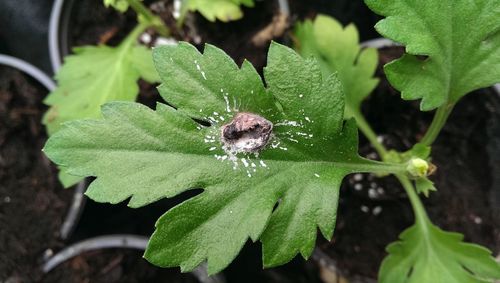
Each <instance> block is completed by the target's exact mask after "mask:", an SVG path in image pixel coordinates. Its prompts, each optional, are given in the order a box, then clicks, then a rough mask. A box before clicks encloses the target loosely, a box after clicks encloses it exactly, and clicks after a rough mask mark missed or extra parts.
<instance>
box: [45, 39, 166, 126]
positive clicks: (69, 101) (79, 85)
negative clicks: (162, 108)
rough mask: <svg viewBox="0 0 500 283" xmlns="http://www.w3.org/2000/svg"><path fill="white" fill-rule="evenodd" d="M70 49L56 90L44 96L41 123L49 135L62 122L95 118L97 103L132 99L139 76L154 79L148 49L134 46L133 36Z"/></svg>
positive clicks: (135, 94)
mask: <svg viewBox="0 0 500 283" xmlns="http://www.w3.org/2000/svg"><path fill="white" fill-rule="evenodd" d="M74 51H75V54H74V55H70V56H68V57H66V58H65V62H64V65H63V66H62V68H61V70H60V71H59V72H58V73H57V75H56V79H57V82H58V87H57V89H56V90H54V91H53V92H52V93H50V94H49V96H48V97H47V98H46V99H45V103H46V104H47V105H49V106H50V109H49V110H48V111H47V113H46V114H45V116H44V118H43V123H44V124H45V125H46V126H47V129H48V132H49V134H53V133H54V132H55V131H57V130H58V129H59V128H60V126H61V124H62V123H64V122H66V121H70V120H75V119H81V118H98V117H99V115H100V106H101V105H102V104H104V103H106V102H108V101H113V100H125V101H134V100H135V99H136V97H137V95H138V93H139V87H138V85H137V81H138V80H139V78H141V77H142V78H144V79H145V80H147V81H150V82H153V81H157V80H158V76H157V75H155V71H154V66H153V60H152V53H151V50H148V49H147V48H146V47H143V46H138V45H136V44H135V37H130V38H128V39H126V40H125V41H124V42H123V43H122V44H121V45H119V46H118V47H108V46H98V47H94V46H87V47H80V48H75V50H74Z"/></svg>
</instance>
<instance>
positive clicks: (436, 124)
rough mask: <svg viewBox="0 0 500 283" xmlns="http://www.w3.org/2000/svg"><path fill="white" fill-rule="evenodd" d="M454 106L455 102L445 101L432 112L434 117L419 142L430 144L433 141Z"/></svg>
mask: <svg viewBox="0 0 500 283" xmlns="http://www.w3.org/2000/svg"><path fill="white" fill-rule="evenodd" d="M454 106H455V103H452V102H450V103H447V104H444V105H443V106H441V107H439V108H438V109H437V110H436V113H435V114H434V118H433V119H432V122H431V125H430V126H429V129H427V132H426V133H425V135H424V137H423V138H422V140H421V141H420V143H421V144H423V145H426V146H430V145H432V143H434V141H435V140H436V138H437V136H438V135H439V132H441V129H442V128H443V126H444V124H445V123H446V120H447V119H448V116H450V114H451V111H452V110H453V107H454Z"/></svg>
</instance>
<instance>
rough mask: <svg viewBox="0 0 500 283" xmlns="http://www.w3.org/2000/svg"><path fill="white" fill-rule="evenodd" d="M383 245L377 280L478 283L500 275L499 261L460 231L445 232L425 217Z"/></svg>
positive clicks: (410, 282)
mask: <svg viewBox="0 0 500 283" xmlns="http://www.w3.org/2000/svg"><path fill="white" fill-rule="evenodd" d="M400 238H401V240H400V241H398V242H395V243H392V244H390V245H389V246H388V247H387V251H388V252H389V255H388V256H387V257H386V258H385V259H384V261H383V262H382V267H381V269H380V272H379V282H380V283H403V282H404V283H422V282H436V283H438V282H439V283H482V282H492V281H493V280H495V279H497V280H498V279H500V264H499V263H497V262H496V261H495V259H494V258H493V257H492V256H491V252H490V251H488V250H487V249H486V248H484V247H481V246H479V245H475V244H470V243H464V242H463V241H462V240H463V235H462V234H459V233H450V232H445V231H443V230H441V229H439V228H438V227H436V226H434V225H433V224H432V223H430V222H429V221H426V223H423V224H422V225H414V226H412V227H410V228H408V229H407V230H405V231H404V232H403V233H402V234H401V236H400Z"/></svg>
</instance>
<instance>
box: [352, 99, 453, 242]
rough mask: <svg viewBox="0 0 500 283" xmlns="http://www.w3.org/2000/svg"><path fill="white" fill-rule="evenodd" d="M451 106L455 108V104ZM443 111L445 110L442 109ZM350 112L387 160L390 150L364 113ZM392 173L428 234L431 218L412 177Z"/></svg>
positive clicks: (421, 226) (416, 218) (423, 230)
mask: <svg viewBox="0 0 500 283" xmlns="http://www.w3.org/2000/svg"><path fill="white" fill-rule="evenodd" d="M451 108H453V106H452V107H451ZM451 108H450V109H449V112H451ZM442 111H444V110H442ZM449 112H448V113H447V114H446V116H445V117H444V121H443V124H442V125H444V122H445V121H446V117H448V115H449ZM350 113H351V114H352V116H353V117H354V118H355V119H356V122H357V123H358V127H359V129H360V130H361V132H362V133H363V134H364V135H365V136H366V138H367V139H368V140H369V141H370V143H371V144H372V145H373V147H374V148H375V150H376V151H377V152H378V154H379V155H380V157H381V158H382V160H384V161H386V159H387V155H388V151H387V149H386V148H385V147H384V145H383V144H382V143H380V142H379V141H378V139H377V135H376V134H375V132H374V131H373V129H372V128H371V126H370V124H369V123H368V121H366V119H365V117H364V116H363V114H362V113H361V112H360V111H350ZM436 114H437V113H436ZM441 115H442V114H441ZM440 119H443V118H440ZM436 123H437V122H436ZM442 125H441V128H442ZM438 132H439V131H438ZM383 164H386V163H383ZM389 164H390V163H389ZM392 174H394V175H395V176H396V178H397V179H398V180H399V182H400V183H401V185H402V186H403V188H404V190H405V191H406V194H407V195H408V198H409V200H410V203H411V206H412V208H413V212H414V213H415V223H416V225H417V226H418V227H419V228H420V230H421V231H422V233H424V234H427V233H428V223H429V222H430V220H429V217H428V216H427V212H426V211H425V208H424V205H423V204H422V201H421V200H420V198H419V197H418V195H417V193H416V191H415V188H414V186H413V184H412V183H411V181H410V179H409V178H408V177H407V176H406V175H405V174H404V173H394V172H393V173H392Z"/></svg>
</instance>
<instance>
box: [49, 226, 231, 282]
mask: <svg viewBox="0 0 500 283" xmlns="http://www.w3.org/2000/svg"><path fill="white" fill-rule="evenodd" d="M147 245H148V238H147V237H145V236H139V235H132V234H114V235H104V236H98V237H94V238H89V239H85V240H82V241H80V242H77V243H74V244H72V245H70V246H67V247H65V248H64V249H62V250H61V251H59V252H58V253H56V254H55V255H53V256H51V257H50V258H49V259H47V260H46V261H45V263H44V264H43V266H42V271H43V272H44V273H49V272H50V271H51V270H53V269H54V268H56V267H57V266H59V265H60V264H61V263H63V262H65V261H67V260H69V259H71V258H73V257H75V256H78V255H80V254H83V253H85V252H89V251H95V250H101V249H112V248H115V249H116V248H120V249H135V250H140V251H144V250H146V247H147ZM191 273H192V274H193V275H194V276H195V277H196V278H197V279H198V281H199V282H201V283H225V282H226V280H225V278H224V276H222V274H216V275H212V276H208V274H207V265H206V263H202V264H200V265H199V266H198V267H197V268H196V269H194V270H193V271H192V272H191Z"/></svg>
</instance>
